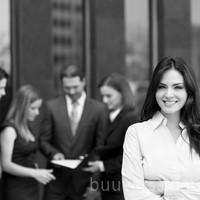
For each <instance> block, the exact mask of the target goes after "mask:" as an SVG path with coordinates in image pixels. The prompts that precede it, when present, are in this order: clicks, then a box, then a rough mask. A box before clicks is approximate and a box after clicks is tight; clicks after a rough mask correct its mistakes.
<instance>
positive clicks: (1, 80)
mask: <svg viewBox="0 0 200 200" xmlns="http://www.w3.org/2000/svg"><path fill="white" fill-rule="evenodd" d="M7 80H8V74H7V72H6V71H5V70H4V69H2V68H1V67H0V99H1V98H2V97H3V96H4V95H5V94H6V85H7ZM0 158H1V154H0ZM1 173H2V169H1V159H0V200H2V181H1Z"/></svg>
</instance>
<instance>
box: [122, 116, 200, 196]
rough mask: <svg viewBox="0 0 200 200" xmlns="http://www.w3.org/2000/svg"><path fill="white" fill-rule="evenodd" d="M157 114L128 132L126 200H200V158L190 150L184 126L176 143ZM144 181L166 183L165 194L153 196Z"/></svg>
mask: <svg viewBox="0 0 200 200" xmlns="http://www.w3.org/2000/svg"><path fill="white" fill-rule="evenodd" d="M166 123H167V119H166V118H164V116H163V115H162V114H161V113H160V112H157V113H156V114H155V115H154V116H153V118H152V119H150V120H148V121H145V122H141V123H136V124H133V125H131V126H130V127H129V128H128V130H127V133H126V137H125V142H124V154H123V164H122V181H123V190H124V196H125V200H133V199H134V200H161V199H164V200H199V199H200V157H199V156H198V154H197V153H196V152H195V151H194V150H191V151H190V146H189V138H188V135H187V130H186V128H185V127H184V125H183V124H182V123H180V124H179V126H180V127H181V128H182V132H181V135H180V136H179V137H178V139H177V141H176V142H175V141H174V139H173V137H172V134H171V133H170V130H169V129H168V128H167V126H166ZM144 180H154V181H156V180H158V181H164V186H165V189H164V195H163V196H159V195H156V194H154V193H152V192H151V191H150V190H149V189H148V188H146V187H145V185H144Z"/></svg>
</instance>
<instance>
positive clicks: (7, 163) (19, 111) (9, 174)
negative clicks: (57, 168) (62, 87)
mask: <svg viewBox="0 0 200 200" xmlns="http://www.w3.org/2000/svg"><path fill="white" fill-rule="evenodd" d="M41 104H42V99H41V98H40V96H39V95H38V92H37V91H36V90H35V88H33V87H32V86H30V85H25V86H22V87H21V88H20V89H19V91H18V93H17V95H16V97H15V98H14V100H13V102H12V104H11V106H10V109H9V111H8V114H7V117H6V121H5V123H4V125H3V126H2V131H1V134H0V139H1V140H0V141H1V153H2V158H1V159H2V168H3V174H2V180H3V199H4V200H15V199H17V200H27V199H28V200H37V199H38V182H40V183H43V184H46V183H48V182H50V181H51V180H53V179H55V177H54V176H53V174H52V170H51V169H38V166H37V163H36V152H37V150H38V140H37V137H36V136H35V135H34V134H33V132H31V130H30V128H29V122H30V121H33V120H34V119H35V118H36V116H37V115H38V114H39V108H40V106H41Z"/></svg>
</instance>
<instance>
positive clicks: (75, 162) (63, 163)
mask: <svg viewBox="0 0 200 200" xmlns="http://www.w3.org/2000/svg"><path fill="white" fill-rule="evenodd" d="M81 161H82V160H72V159H66V160H51V163H53V164H56V165H60V166H63V167H68V168H71V169H75V168H76V167H77V166H78V165H79V164H80V163H81Z"/></svg>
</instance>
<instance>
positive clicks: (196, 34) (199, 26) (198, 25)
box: [190, 0, 200, 85]
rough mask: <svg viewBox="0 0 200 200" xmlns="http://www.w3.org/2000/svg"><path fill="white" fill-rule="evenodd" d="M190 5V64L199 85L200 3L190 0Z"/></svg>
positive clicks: (197, 0)
mask: <svg viewBox="0 0 200 200" xmlns="http://www.w3.org/2000/svg"><path fill="white" fill-rule="evenodd" d="M190 3H191V6H190V8H191V27H192V28H191V36H192V39H191V41H192V46H191V62H192V66H193V68H194V70H195V74H196V76H197V80H198V82H199V85H200V12H199V9H200V1H199V0H190Z"/></svg>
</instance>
